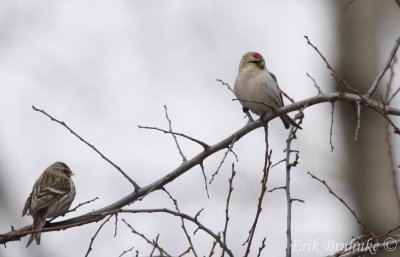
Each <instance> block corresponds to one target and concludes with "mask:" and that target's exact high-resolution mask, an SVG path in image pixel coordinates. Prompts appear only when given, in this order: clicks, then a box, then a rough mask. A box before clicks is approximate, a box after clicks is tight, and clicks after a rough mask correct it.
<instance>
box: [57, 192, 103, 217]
mask: <svg viewBox="0 0 400 257" xmlns="http://www.w3.org/2000/svg"><path fill="white" fill-rule="evenodd" d="M96 200H99V198H98V197H97V196H96V197H95V198H93V199H92V200H88V201H86V202H83V203H79V204H78V205H77V206H75V207H74V208H72V209H70V210H68V211H67V212H66V213H64V215H65V214H67V213H69V212H73V211H76V210H77V209H78V208H79V207H82V206H83V205H86V204H89V203H91V202H94V201H96ZM52 220H53V219H51V220H50V221H52Z"/></svg>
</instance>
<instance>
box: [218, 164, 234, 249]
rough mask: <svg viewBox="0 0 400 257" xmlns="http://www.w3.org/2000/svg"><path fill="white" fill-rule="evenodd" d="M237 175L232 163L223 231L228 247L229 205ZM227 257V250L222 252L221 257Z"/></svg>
mask: <svg viewBox="0 0 400 257" xmlns="http://www.w3.org/2000/svg"><path fill="white" fill-rule="evenodd" d="M235 175H236V171H235V163H234V162H232V175H231V178H230V179H229V189H228V197H227V198H226V205H225V225H224V230H223V231H222V242H224V244H225V245H226V232H227V230H228V223H229V203H230V200H231V195H232V191H233V178H234V177H235ZM224 256H225V250H222V254H221V257H224Z"/></svg>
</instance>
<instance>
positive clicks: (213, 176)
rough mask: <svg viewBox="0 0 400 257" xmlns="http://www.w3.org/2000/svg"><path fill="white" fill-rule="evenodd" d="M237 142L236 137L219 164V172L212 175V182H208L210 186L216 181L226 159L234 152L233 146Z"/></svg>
mask: <svg viewBox="0 0 400 257" xmlns="http://www.w3.org/2000/svg"><path fill="white" fill-rule="evenodd" d="M236 141H237V139H236V137H234V138H232V143H231V144H230V145H229V146H228V149H227V150H226V152H225V153H224V157H223V158H222V160H221V162H220V163H219V165H218V168H217V170H216V171H215V172H214V173H213V174H212V175H211V180H210V182H208V183H209V184H210V185H211V183H212V182H213V181H214V178H215V176H216V175H217V174H218V172H219V170H220V169H221V167H222V164H224V162H225V159H226V157H227V156H228V153H229V152H233V151H232V148H233V145H234V144H235V142H236Z"/></svg>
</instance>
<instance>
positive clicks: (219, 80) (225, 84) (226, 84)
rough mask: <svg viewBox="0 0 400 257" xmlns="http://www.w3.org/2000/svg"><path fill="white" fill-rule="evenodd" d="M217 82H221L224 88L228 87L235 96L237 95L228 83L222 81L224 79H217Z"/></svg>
mask: <svg viewBox="0 0 400 257" xmlns="http://www.w3.org/2000/svg"><path fill="white" fill-rule="evenodd" d="M217 81H218V82H220V83H221V84H222V85H223V86H226V87H227V88H228V90H229V91H231V92H232V94H233V95H235V91H234V90H233V89H232V88H231V86H229V84H228V83H225V82H224V81H222V79H217Z"/></svg>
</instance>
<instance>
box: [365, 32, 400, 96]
mask: <svg viewBox="0 0 400 257" xmlns="http://www.w3.org/2000/svg"><path fill="white" fill-rule="evenodd" d="M399 46H400V37H398V38H397V39H396V42H395V43H394V46H393V48H392V51H390V54H389V57H388V58H387V60H386V63H385V65H384V66H383V69H382V70H381V72H379V74H378V76H377V77H376V78H375V80H374V82H373V83H372V85H371V87H370V88H369V90H368V92H367V94H366V95H365V96H366V97H367V98H371V96H372V94H373V93H374V92H375V90H376V88H377V87H378V85H379V83H380V82H381V80H382V78H383V76H384V75H385V73H386V71H387V70H388V69H389V68H390V66H391V65H392V61H393V59H394V57H395V56H396V53H397V50H398V49H399Z"/></svg>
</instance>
